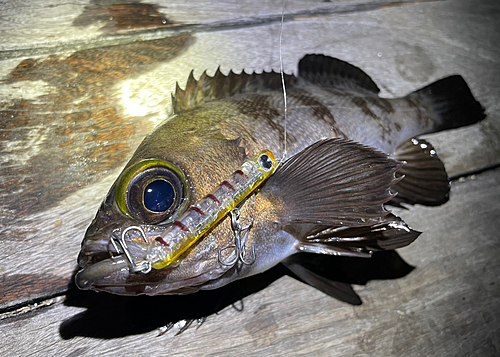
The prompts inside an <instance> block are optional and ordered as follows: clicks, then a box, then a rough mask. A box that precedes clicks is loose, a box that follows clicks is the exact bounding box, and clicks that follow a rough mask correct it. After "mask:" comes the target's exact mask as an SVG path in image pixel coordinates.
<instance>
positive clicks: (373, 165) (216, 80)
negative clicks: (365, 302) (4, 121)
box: [76, 55, 484, 303]
mask: <svg viewBox="0 0 500 357" xmlns="http://www.w3.org/2000/svg"><path fill="white" fill-rule="evenodd" d="M285 81H286V84H287V98H288V109H287V118H286V120H287V122H286V138H287V143H286V144H287V145H286V146H287V154H288V157H289V159H288V160H287V161H285V162H284V163H283V164H282V165H281V166H280V167H279V168H278V170H276V172H275V173H274V174H273V175H272V176H271V178H269V179H268V180H267V181H266V182H265V183H264V184H263V185H262V187H261V188H259V190H258V192H257V193H256V194H252V195H250V196H249V197H248V198H247V199H246V201H244V203H243V204H242V205H241V206H240V211H241V217H242V218H243V219H246V220H251V221H252V222H253V223H252V225H251V228H250V229H249V231H248V235H247V236H246V242H245V246H246V247H252V249H254V251H255V262H252V264H244V263H243V262H241V261H238V262H237V263H236V264H234V265H232V266H230V265H226V264H223V263H222V262H221V258H220V256H221V254H222V255H226V256H225V257H223V259H229V260H231V256H230V255H231V254H235V253H231V252H230V251H229V250H225V249H224V248H225V247H228V246H231V245H232V244H233V242H234V232H233V228H234V227H233V228H232V227H231V220H230V218H229V217H226V218H225V219H222V220H221V221H220V222H219V223H218V224H217V225H215V226H214V227H213V228H212V229H211V230H210V231H209V232H208V233H207V234H206V235H205V236H204V237H202V238H201V239H199V240H198V241H197V242H196V243H194V244H193V245H192V246H191V247H190V248H189V249H188V250H187V251H186V252H184V253H183V254H182V255H181V256H180V257H179V259H178V260H176V262H174V263H172V264H171V265H169V266H168V267H166V268H164V269H156V270H155V269H153V270H152V271H151V272H148V273H147V274H134V273H132V272H131V271H130V262H129V261H128V260H127V259H126V257H125V256H124V255H123V252H120V249H117V247H116V246H113V244H111V242H112V241H113V239H114V240H119V239H120V238H123V239H125V240H128V241H129V242H130V246H131V249H132V250H133V249H135V248H134V247H139V246H140V245H134V241H138V239H139V238H141V237H138V236H137V235H134V234H133V233H132V234H131V235H126V236H124V237H122V234H123V232H124V231H125V230H126V229H127V228H128V227H140V228H141V229H142V230H143V232H144V235H145V237H143V238H144V239H145V240H147V241H152V240H154V239H155V237H158V236H162V234H163V232H165V230H166V229H167V227H169V226H171V225H173V224H176V222H177V219H179V217H181V215H182V214H183V213H185V212H186V210H187V209H188V208H189V207H190V205H192V204H194V203H195V202H198V201H200V200H202V199H203V198H204V197H206V196H207V195H209V194H210V192H211V191H212V190H213V189H214V188H215V187H217V186H218V185H220V184H221V182H224V180H225V178H226V177H228V176H229V175H230V174H231V173H232V172H235V171H236V170H238V169H239V167H241V165H242V164H243V163H244V162H245V161H246V160H248V158H250V157H253V156H255V155H257V154H258V153H259V152H261V151H262V150H263V149H268V150H270V151H271V152H273V153H274V155H275V156H276V157H277V158H279V157H281V156H282V155H283V150H284V145H283V144H284V138H285V121H284V120H285V119H284V105H283V94H282V89H281V80H280V77H279V75H278V74H276V73H262V74H252V75H248V74H245V73H242V74H240V75H237V74H234V73H232V72H231V73H230V74H229V75H227V76H225V75H223V74H222V73H221V72H220V71H217V72H216V74H215V75H214V77H209V76H207V75H206V73H204V74H203V75H202V76H201V78H200V79H199V80H195V79H194V77H193V76H192V74H191V75H190V77H189V79H188V82H187V85H186V89H185V90H181V89H180V88H177V90H176V93H175V95H174V96H173V97H172V100H173V106H174V115H173V116H172V117H170V118H169V119H168V120H167V121H165V122H164V123H163V124H161V125H160V126H159V127H158V128H156V129H155V130H154V131H153V132H152V133H151V134H150V135H148V136H147V137H146V138H145V139H144V141H143V142H142V143H141V144H140V146H139V147H138V149H137V151H136V152H135V153H134V155H133V156H132V158H131V159H130V161H129V163H128V164H127V165H126V167H125V169H124V171H123V172H122V174H121V175H120V176H119V177H118V179H117V181H116V182H115V183H114V185H113V186H112V188H111V189H110V192H109V193H108V196H107V197H106V199H105V201H104V202H103V204H102V205H101V207H100V209H99V211H98V213H97V215H96V217H95V219H94V220H93V222H92V224H91V225H90V227H89V228H88V230H87V232H86V235H85V238H84V241H83V242H82V250H81V252H80V255H79V259H78V261H79V265H80V267H81V268H82V270H81V271H80V272H79V273H78V274H77V276H76V283H77V286H78V287H80V288H81V289H94V290H103V291H108V292H111V293H117V294H123V295H137V294H150V295H155V294H185V293H191V292H195V291H198V290H200V289H215V288H218V287H220V286H223V285H225V284H228V283H230V282H231V281H234V280H236V279H241V278H243V277H246V276H250V275H254V274H257V273H260V272H263V271H265V270H267V269H269V268H271V267H273V266H274V265H276V264H278V263H280V262H284V263H285V264H286V265H287V266H288V267H289V268H290V269H291V270H292V271H293V272H294V273H295V274H296V275H298V276H299V277H300V278H302V279H303V280H304V281H306V282H308V283H310V284H311V285H314V286H316V287H318V288H320V289H321V290H323V291H324V292H326V293H329V294H330V295H334V296H335V295H337V296H338V294H336V291H337V292H338V290H339V289H338V285H336V283H335V282H329V281H327V280H325V279H322V278H321V277H320V276H317V275H316V274H314V273H312V272H310V271H308V270H307V269H305V268H303V267H300V266H298V265H297V264H295V263H293V262H291V261H289V258H290V257H291V256H293V255H294V254H296V253H300V252H306V253H316V254H329V255H345V256H369V255H370V254H371V252H373V251H376V250H384V249H395V248H398V247H401V246H404V245H407V244H409V243H411V242H412V241H413V240H414V239H415V238H416V237H417V236H418V234H419V232H416V231H414V230H412V229H411V228H409V227H408V226H407V225H406V224H405V223H404V222H403V221H402V220H401V219H400V218H398V217H396V216H394V215H392V214H390V213H389V212H388V211H387V210H385V209H384V207H383V205H384V204H385V203H387V202H388V201H389V200H393V202H395V203H396V204H400V203H403V202H406V203H422V204H429V205H432V204H439V203H442V202H444V201H445V200H446V198H447V195H448V192H449V188H448V180H447V177H446V172H445V170H444V166H443V165H442V163H441V161H439V159H438V157H437V156H436V154H435V150H434V149H433V148H432V146H431V145H430V144H428V143H426V142H424V141H421V140H420V141H419V140H417V139H413V141H412V138H414V137H416V136H418V135H421V134H424V133H430V132H435V131H440V130H444V129H451V128H455V127H460V126H464V125H470V124H473V123H475V122H478V121H480V120H482V119H483V118H484V110H483V108H482V107H481V106H480V104H479V103H478V102H477V101H476V100H475V99H474V98H473V96H472V94H471V93H470V90H469V89H468V87H467V85H466V84H465V82H464V81H463V79H462V78H461V77H460V76H452V77H448V78H445V79H443V80H441V81H438V82H436V83H434V84H431V85H429V86H427V87H425V88H422V89H421V90H418V91H416V92H414V93H411V94H409V95H407V96H405V97H402V98H398V99H384V98H380V97H379V96H378V92H379V90H378V87H377V86H376V84H375V83H374V82H373V81H372V80H371V78H370V77H369V76H368V75H366V74H365V73H364V72H363V71H361V70H360V69H358V68H356V67H354V66H352V65H350V64H348V63H346V62H343V61H340V60H337V59H334V58H331V57H326V56H322V55H308V56H306V57H304V58H303V59H302V60H301V61H300V63H299V74H298V77H293V76H285ZM389 156H391V157H389ZM151 160H156V161H155V162H159V163H160V164H158V165H157V166H147V165H146V164H145V163H146V162H151ZM402 162H405V163H406V165H404V166H403V164H402ZM403 175H405V176H407V177H405V178H404V179H402V177H403ZM157 181H161V182H166V184H162V185H164V186H166V187H167V191H165V192H166V193H165V192H164V193H163V196H165V197H166V198H165V199H163V198H162V199H163V201H161V200H160V201H161V202H163V203H165V202H167V203H166V204H164V206H168V207H166V208H165V209H164V210H163V209H156V208H154V207H156V206H154V207H153V206H150V207H149V208H148V204H149V203H148V202H149V201H148V200H147V199H146V198H145V197H146V196H145V194H144V192H146V191H147V190H152V191H153V192H155V191H154V189H151V187H153V188H154V187H155V186H151V185H152V183H153V182H157ZM396 192H397V193H398V196H397V197H396V198H395V196H394V194H395V193H396ZM160 196H161V195H160ZM163 196H162V197H163ZM153 201H154V200H153ZM154 202H157V201H154ZM161 202H160V203H161ZM152 207H153V208H152ZM137 250H138V251H139V250H140V248H137ZM132 253H133V254H136V255H140V254H139V253H138V252H135V253H134V252H132ZM343 288H345V287H341V290H342V289H343ZM353 294H354V293H353V292H352V294H351V295H350V296H351V297H350V298H349V297H347V298H344V300H346V301H349V302H353V303H354V302H355V301H356V298H355V297H353ZM348 295H349V294H348ZM354 295H355V294H354Z"/></svg>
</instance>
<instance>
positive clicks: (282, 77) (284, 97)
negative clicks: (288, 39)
mask: <svg viewBox="0 0 500 357" xmlns="http://www.w3.org/2000/svg"><path fill="white" fill-rule="evenodd" d="M285 1H286V0H283V4H282V5H283V6H282V7H281V23H280V42H279V47H280V75H281V87H282V88H283V103H284V106H285V112H284V118H285V128H284V129H285V133H284V135H283V136H284V143H283V155H282V156H281V160H280V164H281V163H282V162H283V160H284V159H285V157H286V154H287V151H286V149H287V148H286V131H287V127H286V124H287V115H286V114H287V101H286V85H285V75H284V73H283V46H282V41H283V22H284V18H285Z"/></svg>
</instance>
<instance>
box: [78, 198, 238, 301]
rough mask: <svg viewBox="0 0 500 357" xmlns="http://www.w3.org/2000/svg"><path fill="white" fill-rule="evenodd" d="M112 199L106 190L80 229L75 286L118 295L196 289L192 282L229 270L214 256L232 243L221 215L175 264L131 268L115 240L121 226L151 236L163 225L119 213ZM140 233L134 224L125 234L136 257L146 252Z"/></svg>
mask: <svg viewBox="0 0 500 357" xmlns="http://www.w3.org/2000/svg"><path fill="white" fill-rule="evenodd" d="M111 191H113V189H112V190H111ZM113 200H114V194H113V192H110V194H109V196H108V198H107V199H106V200H105V201H104V202H103V203H102V205H101V207H100V209H99V211H98V213H97V215H96V217H95V219H94V220H93V222H92V224H91V225H90V226H89V228H88V229H87V232H86V234H85V238H84V240H83V242H82V247H81V250H80V254H79V257H78V263H79V266H80V268H81V270H80V271H79V272H78V273H77V274H76V276H75V283H76V285H77V287H78V288H80V289H82V290H96V291H106V292H110V293H115V294H120V295H140V294H147V295H158V294H179V293H183V294H184V293H190V292H194V291H197V290H198V287H197V286H199V285H202V284H203V283H206V282H207V281H209V280H212V279H217V278H218V277H219V276H221V275H223V274H224V273H225V272H226V271H227V270H229V268H230V267H226V266H224V265H222V264H220V263H219V262H218V251H219V250H220V249H221V248H222V247H224V246H229V245H231V244H232V239H233V236H232V231H231V227H230V222H229V220H228V219H226V220H225V221H223V222H221V223H220V224H219V225H218V226H217V227H215V229H214V230H213V231H212V232H211V233H210V234H207V236H205V237H204V238H203V239H202V240H201V241H199V242H197V244H195V245H193V247H192V248H191V249H190V250H188V251H187V252H186V253H185V254H184V255H183V256H182V259H181V260H180V261H179V262H177V263H176V264H172V266H169V267H167V268H164V269H160V270H155V269H153V270H152V271H151V272H149V273H147V274H143V273H140V272H139V273H133V272H132V271H131V268H132V265H131V263H130V261H129V260H128V259H127V257H126V256H125V255H124V254H123V251H122V246H121V244H120V243H118V241H119V240H120V239H121V235H122V232H123V231H124V230H125V229H126V228H127V227H138V228H140V229H141V230H142V231H143V232H144V234H145V237H144V238H146V240H147V241H152V240H154V239H155V237H158V236H159V235H160V233H161V232H163V231H164V230H165V228H166V226H164V225H145V224H139V222H137V221H135V220H133V219H130V218H128V217H126V216H125V215H123V214H121V212H119V211H118V210H117V209H116V207H114V202H113ZM141 239H142V237H141V235H140V234H139V231H138V230H132V231H130V233H127V236H126V237H125V242H126V245H127V249H128V250H129V252H130V253H131V256H132V258H133V260H134V262H135V263H140V262H141V261H142V260H144V258H145V257H146V251H147V247H148V244H146V243H145V242H141ZM113 241H114V242H113ZM117 248H118V250H117Z"/></svg>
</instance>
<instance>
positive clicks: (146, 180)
mask: <svg viewBox="0 0 500 357" xmlns="http://www.w3.org/2000/svg"><path fill="white" fill-rule="evenodd" d="M116 203H117V204H118V207H119V208H120V210H121V211H122V212H123V213H125V214H126V215H128V216H132V217H133V218H135V219H137V220H138V221H142V222H144V223H148V224H158V223H163V222H169V221H171V220H173V219H174V217H175V216H177V215H178V213H182V211H183V208H185V207H187V206H189V188H188V185H187V182H186V178H185V176H184V173H183V172H182V170H181V169H180V168H178V167H177V166H175V165H173V164H172V163H169V162H166V161H163V160H156V159H152V160H145V161H141V162H138V163H136V164H134V165H132V166H131V167H129V168H128V169H127V170H126V171H125V172H124V174H123V175H122V177H121V179H120V181H119V183H118V186H117V190H116Z"/></svg>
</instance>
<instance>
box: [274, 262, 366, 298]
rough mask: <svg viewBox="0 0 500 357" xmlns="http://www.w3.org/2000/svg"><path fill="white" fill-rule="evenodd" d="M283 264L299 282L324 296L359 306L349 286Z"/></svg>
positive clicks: (302, 267) (292, 265) (307, 270)
mask: <svg viewBox="0 0 500 357" xmlns="http://www.w3.org/2000/svg"><path fill="white" fill-rule="evenodd" d="M283 264H284V265H285V266H286V267H287V268H288V269H290V271H291V272H292V273H294V274H295V275H296V276H297V277H298V278H299V279H300V280H302V281H303V282H305V283H306V284H309V285H311V286H313V287H315V288H316V289H318V290H320V291H322V292H324V293H325V294H327V295H329V296H331V297H334V298H336V299H338V300H340V301H344V302H347V303H349V304H351V305H361V303H362V302H361V298H360V297H359V296H358V294H356V292H355V291H354V289H353V288H352V286H351V285H350V284H347V283H341V282H338V281H333V280H330V279H328V278H326V277H323V276H321V275H319V274H317V273H315V272H313V271H311V270H309V269H307V268H305V267H304V266H302V265H300V264H297V263H295V262H293V261H285V262H283Z"/></svg>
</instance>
